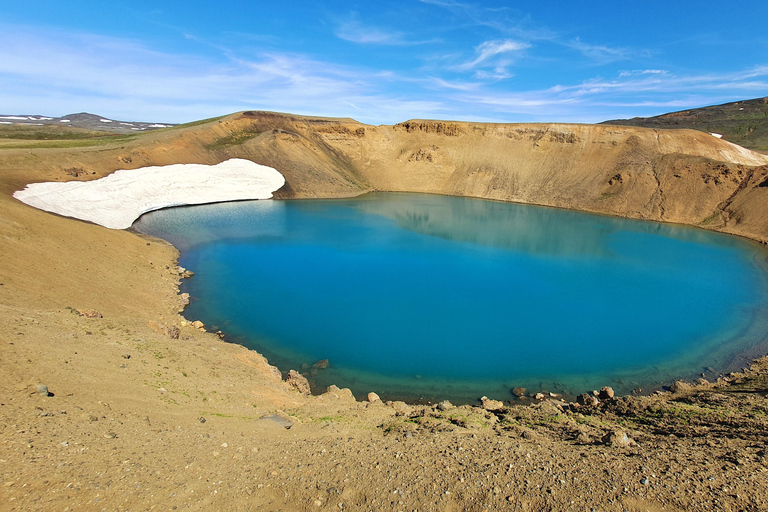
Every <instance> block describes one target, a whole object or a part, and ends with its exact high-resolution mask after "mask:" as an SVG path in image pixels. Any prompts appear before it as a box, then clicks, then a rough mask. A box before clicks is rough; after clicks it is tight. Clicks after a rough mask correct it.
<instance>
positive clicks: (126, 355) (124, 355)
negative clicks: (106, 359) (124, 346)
mask: <svg viewBox="0 0 768 512" xmlns="http://www.w3.org/2000/svg"><path fill="white" fill-rule="evenodd" d="M130 358H131V354H123V359H130Z"/></svg>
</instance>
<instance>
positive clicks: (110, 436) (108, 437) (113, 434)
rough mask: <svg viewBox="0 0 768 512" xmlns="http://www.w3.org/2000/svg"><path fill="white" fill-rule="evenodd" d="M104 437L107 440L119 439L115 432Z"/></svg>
mask: <svg viewBox="0 0 768 512" xmlns="http://www.w3.org/2000/svg"><path fill="white" fill-rule="evenodd" d="M104 437H106V438H107V439H114V438H116V437H117V434H115V433H114V432H107V433H106V434H104Z"/></svg>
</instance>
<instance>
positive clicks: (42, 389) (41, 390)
mask: <svg viewBox="0 0 768 512" xmlns="http://www.w3.org/2000/svg"><path fill="white" fill-rule="evenodd" d="M35 389H37V393H38V394H39V395H40V396H49V393H48V386H46V385H45V384H38V385H37V386H36V387H35Z"/></svg>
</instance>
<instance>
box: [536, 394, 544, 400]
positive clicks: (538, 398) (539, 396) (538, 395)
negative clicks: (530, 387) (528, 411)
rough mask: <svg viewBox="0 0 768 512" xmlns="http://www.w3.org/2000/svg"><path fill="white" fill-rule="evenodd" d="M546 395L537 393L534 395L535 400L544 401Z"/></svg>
mask: <svg viewBox="0 0 768 512" xmlns="http://www.w3.org/2000/svg"><path fill="white" fill-rule="evenodd" d="M545 398H546V395H545V394H544V393H536V394H534V395H533V399H534V400H544V399H545Z"/></svg>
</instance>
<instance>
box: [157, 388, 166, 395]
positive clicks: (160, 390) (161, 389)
mask: <svg viewBox="0 0 768 512" xmlns="http://www.w3.org/2000/svg"><path fill="white" fill-rule="evenodd" d="M157 392H158V393H160V394H165V393H167V392H168V390H167V389H165V388H158V389H157Z"/></svg>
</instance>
